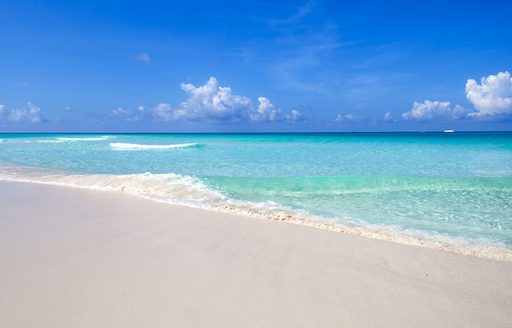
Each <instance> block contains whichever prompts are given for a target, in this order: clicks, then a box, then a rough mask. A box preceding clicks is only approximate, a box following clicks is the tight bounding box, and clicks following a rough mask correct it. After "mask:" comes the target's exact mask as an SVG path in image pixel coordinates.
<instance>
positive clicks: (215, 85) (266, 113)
mask: <svg viewBox="0 0 512 328" xmlns="http://www.w3.org/2000/svg"><path fill="white" fill-rule="evenodd" d="M181 89H182V90H183V91H185V93H186V94H187V95H188V98H187V99H186V100H185V101H184V102H182V103H181V104H180V105H178V106H176V107H173V106H171V105H170V104H167V103H160V104H158V105H157V106H156V107H155V108H154V109H153V112H152V114H153V117H154V118H156V119H159V120H163V121H177V120H191V121H194V120H203V119H206V120H210V121H224V122H240V121H252V122H279V121H297V120H300V119H301V117H302V114H301V113H300V111H298V110H292V111H291V113H290V114H285V113H283V111H282V110H281V109H279V108H277V107H275V106H274V105H273V104H272V102H271V101H270V99H268V98H265V97H259V98H258V102H259V105H258V107H257V108H256V109H254V108H253V107H252V104H251V100H250V99H249V98H247V97H244V96H240V95H236V94H233V92H232V91H231V88H230V87H223V86H220V85H219V82H218V81H217V79H216V78H215V77H210V78H209V79H208V81H207V82H206V84H204V85H202V86H198V87H196V86H195V85H193V84H190V83H182V84H181Z"/></svg>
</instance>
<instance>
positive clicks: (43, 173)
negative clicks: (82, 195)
mask: <svg viewBox="0 0 512 328" xmlns="http://www.w3.org/2000/svg"><path fill="white" fill-rule="evenodd" d="M0 164H1V163H0ZM4 165H5V164H4ZM7 167H10V168H14V169H15V170H21V171H25V170H27V171H33V172H35V173H36V176H33V177H32V178H27V177H26V176H25V174H26V173H25V172H23V175H22V176H16V177H11V176H9V174H7V175H3V176H0V182H2V181H5V182H20V183H33V184H41V185H48V186H58V187H68V188H76V189H82V190H93V191H100V192H116V193H121V194H127V195H131V196H134V197H139V198H141V199H146V200H150V201H154V202H157V203H163V204H167V205H171V206H176V205H177V206H187V207H190V208H196V209H202V210H207V211H214V212H220V213H227V214H235V215H242V216H249V217H253V218H258V219H263V220H270V221H283V222H286V223H290V224H294V225H300V226H306V227H310V228H315V229H320V230H328V231H333V232H337V233H344V234H350V235H355V236H361V237H364V238H370V239H376V240H384V241H390V242H394V243H398V244H403V245H410V246H418V247H424V248H430V249H437V250H442V251H446V252H450V253H454V254H460V255H465V256H474V257H478V258H484V259H491V260H498V261H505V262H512V249H510V248H507V247H505V246H500V245H496V244H491V243H485V242H476V241H474V240H471V239H465V238H462V237H447V236H444V235H435V234H433V233H426V232H421V231H418V232H417V231H411V230H407V229H399V228H393V227H386V226H373V225H368V226H359V225H354V224H350V223H344V222H340V221H335V220H332V219H328V218H323V217H320V216H315V215H312V214H309V213H302V212H300V211H296V210H291V209H287V208H280V207H276V208H275V209H274V211H272V212H269V211H266V210H262V209H261V207H259V206H258V205H260V204H256V203H251V202H243V201H237V200H232V199H229V198H223V199H222V202H221V203H219V204H210V205H206V206H204V205H200V204H196V203H188V202H181V201H178V200H176V201H171V200H169V199H161V198H158V197H156V196H155V195H151V194H149V195H147V194H144V193H140V192H138V191H137V190H135V191H133V190H132V191H130V189H129V188H126V187H125V186H123V185H122V183H120V182H118V184H119V186H117V187H116V186H107V187H106V186H100V185H98V184H96V182H91V181H88V180H87V179H93V180H94V178H98V177H101V178H108V177H110V178H111V179H112V178H113V177H116V178H122V177H129V176H133V177H138V176H143V175H145V174H132V175H118V176H116V175H102V174H95V175H80V174H63V173H60V172H51V171H49V170H47V169H35V168H25V167H23V166H10V165H9V166H7ZM16 174H19V172H18V173H16ZM37 174H39V175H40V176H39V177H38V176H37ZM149 175H150V176H154V177H157V176H160V175H158V174H149ZM171 175H172V176H174V177H176V178H179V179H181V180H187V179H190V178H191V177H189V176H181V175H176V174H171ZM48 178H51V179H52V180H46V179H48ZM57 179H60V180H62V181H60V180H57ZM80 179H83V180H84V181H81V182H82V183H78V182H76V181H75V180H80ZM67 180H71V181H67ZM185 184H190V182H189V181H186V182H185ZM193 187H196V186H193ZM199 187H200V188H199V190H200V191H201V192H203V191H204V190H202V189H204V188H207V187H205V186H202V185H201V186H199ZM206 191H208V192H209V193H211V194H217V192H216V191H212V190H209V189H207V190H206ZM217 196H218V197H219V199H220V198H222V197H224V196H221V195H220V194H219V195H217Z"/></svg>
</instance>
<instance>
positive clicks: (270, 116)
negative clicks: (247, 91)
mask: <svg viewBox="0 0 512 328" xmlns="http://www.w3.org/2000/svg"><path fill="white" fill-rule="evenodd" d="M258 101H259V102H260V104H259V105H258V108H257V109H256V110H255V111H250V112H249V115H250V119H251V121H255V122H277V121H283V120H285V119H286V117H285V116H284V115H283V113H282V112H281V109H279V108H276V107H275V106H274V105H273V104H272V103H271V102H270V99H267V98H265V97H259V98H258Z"/></svg>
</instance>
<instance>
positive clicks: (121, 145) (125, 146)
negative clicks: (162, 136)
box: [110, 142, 200, 150]
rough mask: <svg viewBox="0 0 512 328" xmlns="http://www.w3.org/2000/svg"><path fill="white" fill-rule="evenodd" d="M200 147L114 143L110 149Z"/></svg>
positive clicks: (190, 144) (190, 145)
mask: <svg viewBox="0 0 512 328" xmlns="http://www.w3.org/2000/svg"><path fill="white" fill-rule="evenodd" d="M199 145H200V144H197V143H182V144H171V145H143V144H132V143H121V142H114V143H111V144H110V147H111V148H112V149H116V150H148V149H176V148H191V147H197V146H199Z"/></svg>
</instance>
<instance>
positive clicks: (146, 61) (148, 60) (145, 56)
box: [135, 52, 151, 64]
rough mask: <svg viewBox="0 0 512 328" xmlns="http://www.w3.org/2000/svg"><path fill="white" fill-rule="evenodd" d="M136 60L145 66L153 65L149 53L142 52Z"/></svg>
mask: <svg viewBox="0 0 512 328" xmlns="http://www.w3.org/2000/svg"><path fill="white" fill-rule="evenodd" d="M135 59H137V60H138V61H140V62H141V63H144V64H149V63H151V57H149V54H148V53H147V52H142V53H140V54H138V55H137V56H135Z"/></svg>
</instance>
